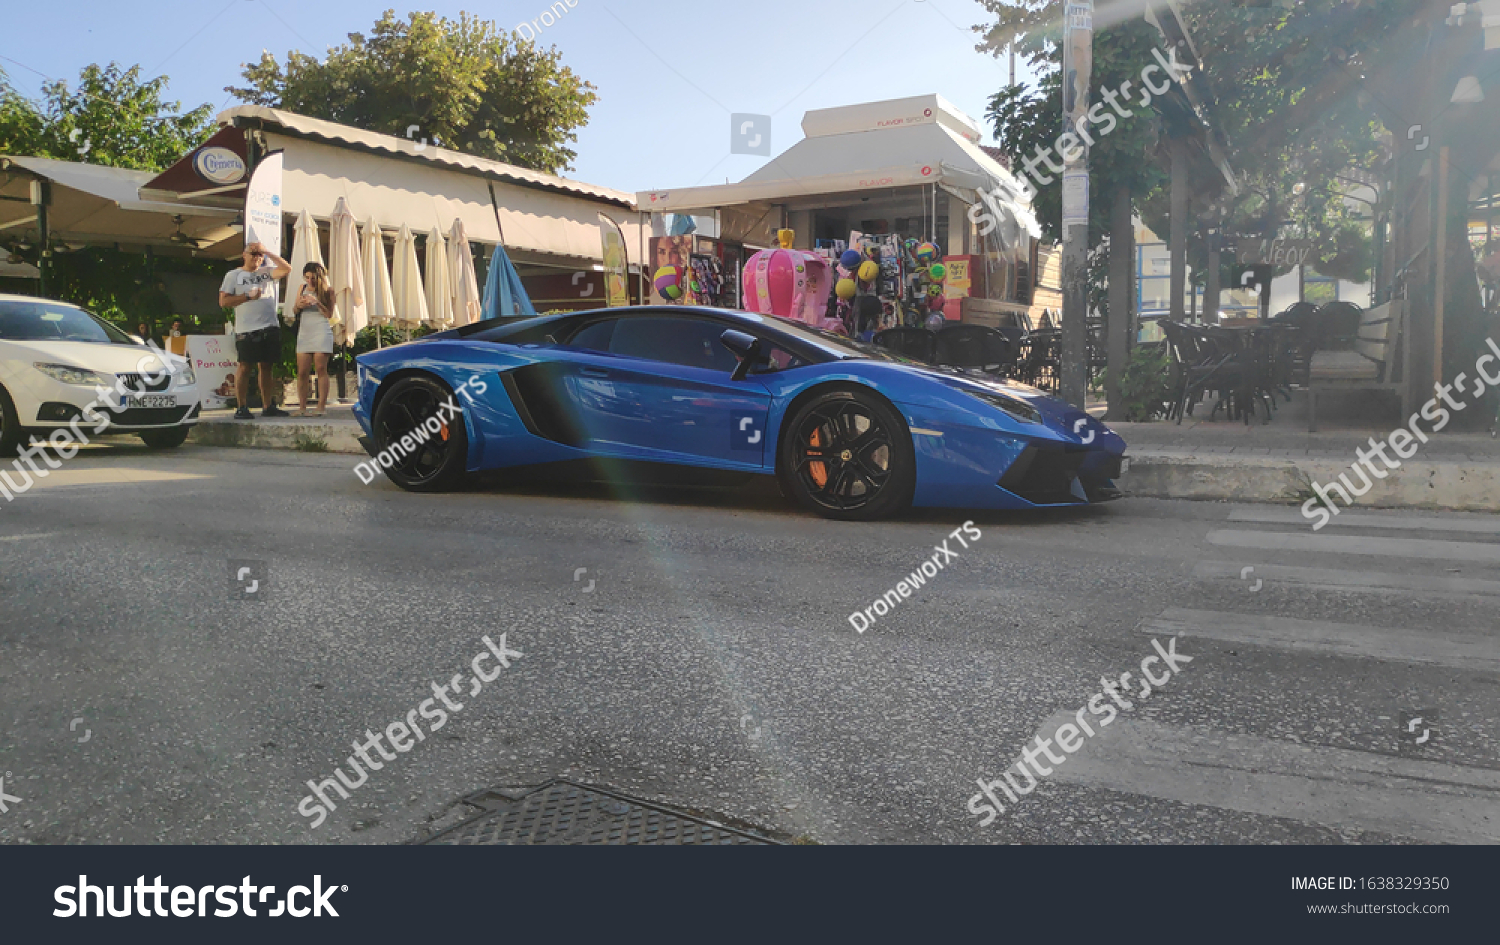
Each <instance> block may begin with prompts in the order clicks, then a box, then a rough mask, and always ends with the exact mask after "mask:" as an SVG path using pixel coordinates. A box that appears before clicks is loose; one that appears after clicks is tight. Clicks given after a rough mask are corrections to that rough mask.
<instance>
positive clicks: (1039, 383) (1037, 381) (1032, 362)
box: [1019, 328, 1062, 391]
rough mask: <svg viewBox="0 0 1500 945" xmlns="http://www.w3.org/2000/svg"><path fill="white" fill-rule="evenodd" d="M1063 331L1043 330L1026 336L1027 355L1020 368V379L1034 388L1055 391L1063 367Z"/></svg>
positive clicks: (1054, 329)
mask: <svg viewBox="0 0 1500 945" xmlns="http://www.w3.org/2000/svg"><path fill="white" fill-rule="evenodd" d="M1061 348H1062V331H1061V330H1060V329H1057V328H1042V329H1038V330H1037V331H1033V332H1031V333H1030V334H1029V335H1027V336H1026V354H1025V358H1024V360H1023V361H1022V363H1021V364H1020V366H1019V370H1020V375H1021V377H1020V379H1021V380H1022V381H1024V382H1025V383H1027V384H1030V385H1031V386H1032V387H1036V388H1039V389H1041V390H1045V391H1055V390H1057V386H1058V380H1059V378H1058V372H1059V368H1060V366H1061V363H1062V362H1061V354H1062V351H1061Z"/></svg>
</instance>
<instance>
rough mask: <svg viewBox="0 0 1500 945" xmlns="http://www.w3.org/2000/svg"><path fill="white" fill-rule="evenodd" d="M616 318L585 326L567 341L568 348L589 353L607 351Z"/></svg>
mask: <svg viewBox="0 0 1500 945" xmlns="http://www.w3.org/2000/svg"><path fill="white" fill-rule="evenodd" d="M617 324H619V319H617V318H606V319H605V320H604V321H602V322H594V323H593V324H592V325H585V326H583V328H581V329H579V330H578V331H576V332H574V333H573V337H571V338H569V339H568V347H569V348H586V349H588V350H589V351H608V350H609V339H610V337H611V336H612V335H613V334H614V333H615V326H616V325H617Z"/></svg>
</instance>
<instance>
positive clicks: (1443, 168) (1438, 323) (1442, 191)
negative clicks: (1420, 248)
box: [1432, 145, 1448, 384]
mask: <svg viewBox="0 0 1500 945" xmlns="http://www.w3.org/2000/svg"><path fill="white" fill-rule="evenodd" d="M1437 187H1438V192H1437V201H1438V211H1437V216H1436V217H1434V218H1433V226H1435V227H1437V253H1436V256H1437V258H1436V260H1435V262H1436V263H1437V285H1436V294H1435V296H1434V303H1433V308H1432V382H1433V384H1441V383H1443V308H1444V306H1445V303H1446V302H1447V299H1448V292H1447V285H1446V284H1445V282H1446V280H1447V277H1448V146H1447V145H1443V147H1442V149H1441V150H1439V151H1438V177H1437Z"/></svg>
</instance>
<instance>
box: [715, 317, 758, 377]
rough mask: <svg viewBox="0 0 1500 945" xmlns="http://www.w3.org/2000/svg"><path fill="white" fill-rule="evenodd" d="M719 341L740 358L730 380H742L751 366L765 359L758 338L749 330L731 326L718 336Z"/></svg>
mask: <svg viewBox="0 0 1500 945" xmlns="http://www.w3.org/2000/svg"><path fill="white" fill-rule="evenodd" d="M719 343H720V344H722V345H723V346H724V347H726V348H728V349H729V351H730V353H731V354H733V355H734V356H735V357H737V358H739V359H740V363H739V364H737V365H735V367H734V373H733V374H732V375H730V378H729V379H730V380H732V381H743V380H744V379H745V377H746V375H748V374H749V373H750V369H751V368H753V367H755V365H757V364H759V363H760V362H762V361H764V360H765V355H764V354H762V353H761V345H760V339H759V338H757V337H755V336H754V335H752V334H750V333H749V332H743V331H735V330H734V329H733V328H731V329H729V330H728V331H726V332H724V334H722V335H720V336H719Z"/></svg>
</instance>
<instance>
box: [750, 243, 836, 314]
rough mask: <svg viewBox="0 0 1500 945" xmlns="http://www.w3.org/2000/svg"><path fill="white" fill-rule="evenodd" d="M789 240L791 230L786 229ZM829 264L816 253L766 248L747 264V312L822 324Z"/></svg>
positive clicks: (826, 295) (825, 308) (828, 278)
mask: <svg viewBox="0 0 1500 945" xmlns="http://www.w3.org/2000/svg"><path fill="white" fill-rule="evenodd" d="M782 234H786V236H785V238H784V241H785V242H790V239H791V231H790V230H783V231H780V232H779V233H778V236H781V235H782ZM830 278H831V273H830V272H829V268H828V263H827V261H826V260H824V259H823V257H821V256H818V255H816V254H815V253H805V252H802V251H801V250H796V249H763V250H761V251H760V252H758V253H756V254H755V255H754V256H751V257H750V259H749V260H748V261H747V262H746V263H745V279H744V300H743V306H744V308H745V310H746V311H750V312H759V313H761V314H762V315H780V316H781V317H782V318H791V319H795V320H797V321H800V322H805V323H806V324H809V325H815V326H820V327H821V326H822V324H823V321H824V318H825V313H826V311H827V308H828V284H829V282H830Z"/></svg>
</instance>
